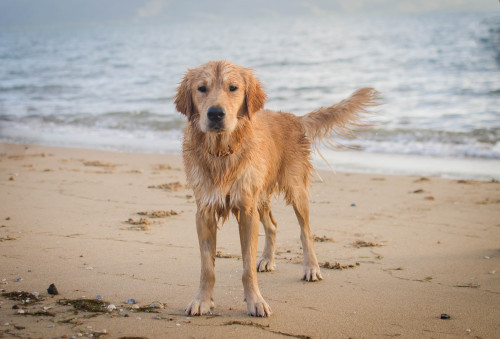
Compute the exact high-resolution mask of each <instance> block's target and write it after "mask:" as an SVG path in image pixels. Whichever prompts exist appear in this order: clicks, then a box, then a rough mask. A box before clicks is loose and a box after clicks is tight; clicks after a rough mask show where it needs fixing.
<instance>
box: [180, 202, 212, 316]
mask: <svg viewBox="0 0 500 339" xmlns="http://www.w3.org/2000/svg"><path fill="white" fill-rule="evenodd" d="M196 230H197V231H198V241H199V245H200V255H201V275H200V287H199V289H198V293H197V294H196V296H195V297H194V299H193V300H192V301H191V303H189V305H188V306H187V307H186V310H185V313H186V314H187V315H202V314H207V313H210V310H211V309H212V308H213V307H214V303H213V298H212V296H213V292H214V285H215V273H214V268H215V250H216V245H217V244H216V241H217V221H216V219H215V213H211V212H210V211H208V210H206V209H204V210H201V211H200V210H198V211H197V213H196Z"/></svg>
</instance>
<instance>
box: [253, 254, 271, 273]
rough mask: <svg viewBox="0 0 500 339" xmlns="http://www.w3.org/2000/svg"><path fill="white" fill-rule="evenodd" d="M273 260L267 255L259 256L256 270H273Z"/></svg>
mask: <svg viewBox="0 0 500 339" xmlns="http://www.w3.org/2000/svg"><path fill="white" fill-rule="evenodd" d="M274 267H275V265H274V261H273V260H272V259H269V258H267V257H261V258H260V259H259V262H258V263H257V272H272V271H274Z"/></svg>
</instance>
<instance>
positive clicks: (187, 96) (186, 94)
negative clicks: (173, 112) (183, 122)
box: [174, 70, 194, 118]
mask: <svg viewBox="0 0 500 339" xmlns="http://www.w3.org/2000/svg"><path fill="white" fill-rule="evenodd" d="M190 73H191V71H190V70H188V71H187V73H186V74H185V75H184V79H182V82H181V83H180V84H179V87H177V93H176V95H175V101H174V103H175V108H176V109H177V111H179V112H180V113H182V114H184V115H186V116H187V117H188V118H191V116H192V115H193V114H194V104H193V96H192V93H191V87H190V81H189V79H190Z"/></svg>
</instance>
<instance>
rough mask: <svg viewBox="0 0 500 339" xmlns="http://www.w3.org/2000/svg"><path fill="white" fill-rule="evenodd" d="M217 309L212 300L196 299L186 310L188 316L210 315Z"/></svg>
mask: <svg viewBox="0 0 500 339" xmlns="http://www.w3.org/2000/svg"><path fill="white" fill-rule="evenodd" d="M214 307H215V304H214V302H213V301H212V300H210V299H209V300H201V299H199V298H194V299H193V300H192V301H191V302H190V303H189V305H188V306H187V307H186V309H185V310H184V313H185V314H186V315H203V314H210V311H211V310H212V309H213V308H214Z"/></svg>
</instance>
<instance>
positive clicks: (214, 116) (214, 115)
mask: <svg viewBox="0 0 500 339" xmlns="http://www.w3.org/2000/svg"><path fill="white" fill-rule="evenodd" d="M224 115H225V113H224V110H223V109H222V107H220V106H212V107H210V108H209V109H208V112H207V117H208V120H210V121H212V122H219V121H221V120H222V119H223V118H224Z"/></svg>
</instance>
